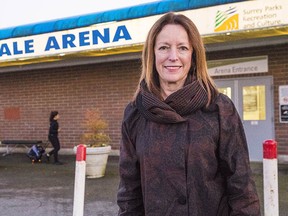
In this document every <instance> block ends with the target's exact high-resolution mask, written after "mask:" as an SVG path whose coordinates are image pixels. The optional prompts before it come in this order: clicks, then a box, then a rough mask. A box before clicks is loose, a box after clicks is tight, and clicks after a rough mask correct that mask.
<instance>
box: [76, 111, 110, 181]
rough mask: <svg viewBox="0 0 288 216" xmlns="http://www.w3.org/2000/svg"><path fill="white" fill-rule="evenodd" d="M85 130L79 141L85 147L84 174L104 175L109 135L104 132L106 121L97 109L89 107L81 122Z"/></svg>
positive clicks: (92, 175)
mask: <svg viewBox="0 0 288 216" xmlns="http://www.w3.org/2000/svg"><path fill="white" fill-rule="evenodd" d="M83 126H84V128H85V131H84V133H83V135H82V137H81V141H82V142H83V143H84V144H85V145H86V146H87V148H86V176H87V178H99V177H103V176H104V175H105V171H106V165H107V160H108V155H109V152H110V151H111V146H110V145H109V142H110V137H109V135H108V134H107V133H105V131H106V129H107V128H108V123H107V122H106V121H105V120H104V119H102V118H101V115H100V113H99V111H98V110H97V109H89V110H87V111H86V113H85V118H84V122H83Z"/></svg>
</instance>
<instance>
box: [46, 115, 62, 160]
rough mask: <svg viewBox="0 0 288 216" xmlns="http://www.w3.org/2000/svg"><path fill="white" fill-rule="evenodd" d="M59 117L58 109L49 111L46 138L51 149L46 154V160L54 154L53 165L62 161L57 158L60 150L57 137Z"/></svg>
mask: <svg viewBox="0 0 288 216" xmlns="http://www.w3.org/2000/svg"><path fill="white" fill-rule="evenodd" d="M59 118H60V116H59V113H58V111H52V112H51V113H50V118H49V120H50V128H49V134H48V139H49V141H50V142H51V144H52V146H53V150H52V151H50V152H49V153H48V154H46V158H47V161H49V160H50V156H51V155H54V164H55V165H62V164H63V163H62V162H60V161H59V159H58V152H59V150H60V142H59V138H58V132H59V131H60V128H59V124H58V121H57V120H58V119H59Z"/></svg>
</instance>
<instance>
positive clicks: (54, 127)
mask: <svg viewBox="0 0 288 216" xmlns="http://www.w3.org/2000/svg"><path fill="white" fill-rule="evenodd" d="M58 129H59V124H58V121H56V120H52V121H51V122H50V127H49V134H48V135H55V136H58Z"/></svg>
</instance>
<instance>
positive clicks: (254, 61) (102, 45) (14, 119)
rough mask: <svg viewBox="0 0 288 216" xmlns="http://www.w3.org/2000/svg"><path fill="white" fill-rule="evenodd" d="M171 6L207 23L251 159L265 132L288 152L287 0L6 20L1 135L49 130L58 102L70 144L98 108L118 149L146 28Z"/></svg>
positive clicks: (1, 34)
mask: <svg viewBox="0 0 288 216" xmlns="http://www.w3.org/2000/svg"><path fill="white" fill-rule="evenodd" d="M169 11H174V12H177V13H182V14H185V15H187V16H188V17H190V18H191V19H192V20H193V22H194V23H195V24H196V25H197V27H198V28H199V31H200V33H201V35H202V36H203V40H204V43H205V46H206V50H207V59H208V68H209V73H210V74H211V76H212V77H213V78H214V80H215V82H216V84H217V85H218V87H219V90H220V91H221V92H223V93H225V94H227V95H228V96H229V97H230V98H231V99H232V100H233V101H234V103H235V105H236V107H237V109H238V111H239V113H240V116H241V118H242V120H243V125H244V128H245V131H246V135H247V141H248V147H249V151H250V159H251V160H252V161H261V160H262V151H263V150H262V143H263V141H264V140H267V139H274V140H276V141H277V143H278V154H279V161H285V160H288V133H287V132H288V61H287V59H288V16H287V14H288V4H287V1H286V0H265V1H264V0H263V1H262V0H257V1H235V0H211V1H202V0H195V1H188V0H180V1H170V0H166V1H158V2H152V3H148V4H143V5H138V6H133V7H129V8H121V9H117V10H110V11H105V12H101V13H94V14H87V15H83V16H79V17H70V18H65V19H60V20H53V21H46V22H40V23H35V24H31V25H23V26H17V27H11V28H5V29H0V104H1V106H0V120H1V121H0V140H5V139H18V140H36V139H37V140H39V139H40V140H47V131H48V126H49V122H48V118H49V114H50V111H52V110H58V111H59V112H60V114H61V119H60V120H59V122H60V125H61V128H62V131H61V134H60V140H61V143H62V148H63V149H62V151H63V152H64V151H67V152H69V151H71V149H72V148H73V147H74V146H75V145H77V144H79V142H80V136H81V134H82V132H83V124H82V122H83V118H84V114H85V112H86V110H87V109H90V108H97V109H99V110H100V112H101V114H102V116H103V117H104V118H105V119H106V120H107V121H108V123H109V129H108V132H109V135H110V137H111V138H112V142H111V145H112V149H113V151H112V154H118V153H119V141H120V136H121V134H120V129H121V121H122V117H123V111H124V108H125V106H126V104H127V103H128V102H129V101H130V100H131V98H132V96H133V93H134V91H135V89H136V85H137V83H138V79H139V75H140V71H141V62H140V61H141V59H140V58H141V50H142V47H143V44H144V41H145V39H146V35H147V33H148V30H149V29H150V27H151V25H152V24H153V23H154V22H155V21H156V20H157V19H158V18H159V17H160V16H162V15H163V14H164V13H166V12H169Z"/></svg>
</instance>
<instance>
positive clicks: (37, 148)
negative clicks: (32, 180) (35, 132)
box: [27, 144, 45, 163]
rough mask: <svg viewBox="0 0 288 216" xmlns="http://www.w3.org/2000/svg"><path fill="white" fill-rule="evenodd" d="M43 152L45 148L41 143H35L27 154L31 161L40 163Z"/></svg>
mask: <svg viewBox="0 0 288 216" xmlns="http://www.w3.org/2000/svg"><path fill="white" fill-rule="evenodd" d="M44 153H45V149H44V148H43V147H42V146H41V145H39V144H35V145H33V146H32V147H31V149H30V150H29V152H28V153H27V156H28V157H29V158H30V160H31V162H32V163H35V162H36V163H41V158H42V156H43V154H44Z"/></svg>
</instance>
